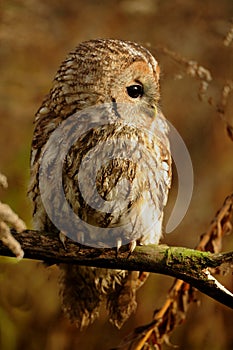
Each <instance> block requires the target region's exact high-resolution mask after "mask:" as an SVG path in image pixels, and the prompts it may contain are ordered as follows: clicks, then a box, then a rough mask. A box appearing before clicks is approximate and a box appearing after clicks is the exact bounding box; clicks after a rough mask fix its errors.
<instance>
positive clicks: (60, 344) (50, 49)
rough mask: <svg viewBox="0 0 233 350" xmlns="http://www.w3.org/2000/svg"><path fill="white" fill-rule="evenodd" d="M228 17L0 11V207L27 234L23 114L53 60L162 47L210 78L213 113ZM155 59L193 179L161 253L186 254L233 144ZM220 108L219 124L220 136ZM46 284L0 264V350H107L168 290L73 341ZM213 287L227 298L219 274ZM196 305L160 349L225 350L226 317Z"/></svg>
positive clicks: (217, 199)
mask: <svg viewBox="0 0 233 350" xmlns="http://www.w3.org/2000/svg"><path fill="white" fill-rule="evenodd" d="M232 16H233V1H232V0H221V1H219V0H206V1H200V0H199V1H196V0H189V1H186V0H176V1H169V0H144V1H142V0H119V1H117V0H113V1H110V0H103V1H97V0H95V1H90V0H85V1H77V0H76V1H75V0H69V1H67V0H60V1H57V0H50V1H46V0H40V1H37V0H15V1H14V0H1V3H0V170H1V171H2V172H3V173H4V174H5V175H7V177H8V181H9V189H8V190H4V191H3V190H0V198H1V200H2V201H4V202H7V203H8V204H9V205H10V206H11V207H12V208H13V209H14V210H15V211H16V212H17V213H18V214H19V215H20V216H21V217H22V218H23V219H24V220H25V221H26V223H27V225H28V227H31V220H30V215H31V211H30V203H29V202H28V199H27V196H26V192H27V185H28V179H29V154H30V142H31V137H32V132H33V118H34V114H35V112H36V111H37V109H38V108H39V106H40V103H41V101H42V99H43V97H44V95H45V94H46V93H47V92H48V91H49V89H50V85H51V81H52V79H53V77H54V74H55V72H56V70H57V68H58V66H59V64H60V62H61V60H63V59H64V58H65V55H66V53H67V52H68V51H70V50H72V49H73V48H74V47H75V46H76V45H77V44H78V43H79V42H81V41H84V40H88V39H93V38H109V37H110V38H120V39H128V40H133V41H137V42H140V43H142V44H143V43H150V44H151V46H152V47H156V46H157V45H162V46H166V47H168V48H170V49H172V50H174V51H175V52H177V53H178V54H180V55H181V56H183V57H185V58H187V59H188V60H196V61H197V62H198V63H199V64H200V65H202V66H204V67H206V68H207V69H209V70H210V72H211V74H212V76H213V82H212V83H211V84H210V87H209V90H208V95H209V96H211V97H212V98H213V100H214V101H215V102H216V103H218V102H219V100H220V95H221V89H222V87H223V85H224V84H225V82H226V81H227V80H229V79H232V78H233V49H232V44H231V46H229V47H225V46H224V45H223V41H224V37H225V35H226V33H227V32H228V30H229V28H230V20H231V18H232ZM156 58H157V60H158V61H159V62H160V65H161V70H162V78H161V94H162V98H161V107H162V109H163V112H164V114H165V115H166V117H167V118H168V119H169V120H170V121H171V122H172V123H173V125H174V126H175V127H176V128H177V129H178V131H179V133H180V134H181V135H182V137H183V139H184V141H185V142H186V145H187V147H188V149H189V152H190V155H191V158H192V162H193V168H194V176H195V183H194V191H193V197H192V201H191V205H190V207H189V210H188V212H187V215H186V216H185V218H184V220H183V221H182V223H181V224H180V226H179V227H178V228H177V229H176V230H175V231H174V232H172V233H170V234H169V235H165V237H164V239H163V242H165V243H168V244H173V245H181V246H188V247H194V246H195V245H196V244H197V242H198V239H199V235H200V234H201V233H202V232H204V231H205V230H206V229H207V227H208V224H209V222H210V220H211V219H212V218H213V217H214V214H215V212H216V210H217V209H218V208H219V207H220V206H221V205H222V202H223V200H224V198H225V197H226V195H227V194H229V193H230V192H231V191H232V188H233V143H232V141H231V140H230V138H229V137H227V134H226V131H225V127H224V123H223V121H222V120H221V119H220V118H219V115H218V114H217V112H216V109H215V108H214V107H213V106H212V107H211V106H210V105H209V104H208V103H206V102H201V101H200V100H199V99H198V89H199V82H198V81H196V80H195V79H193V78H190V77H188V76H187V74H185V73H184V69H183V67H182V66H181V65H179V64H178V63H175V62H174V61H173V60H172V59H171V58H169V57H168V56H166V55H164V54H162V53H161V52H159V51H158V52H157V51H156ZM232 100H233V99H232V96H231V99H229V103H228V106H227V110H226V115H225V117H226V119H227V120H228V122H229V123H231V124H233V103H232ZM175 183H176V181H175ZM173 192H174V193H173V194H175V192H176V191H175V190H174V191H173ZM173 194H171V200H170V204H169V206H170V208H171V207H172V205H173V204H174V198H173V197H174V195H173ZM230 249H233V237H232V236H229V237H226V238H225V240H224V242H223V250H230ZM57 277H58V271H57V269H56V267H49V268H45V267H44V266H43V265H42V264H41V263H39V262H36V261H27V260H24V261H22V262H20V263H15V260H14V259H3V258H1V260H0V280H1V284H0V348H1V349H2V350H16V349H17V350H18V349H30V350H31V349H32V350H37V349H45V350H55V349H56V350H66V349H67V350H68V349H84V350H86V349H88V350H94V349H96V350H97V349H98V350H99V349H101V350H107V349H110V348H111V347H114V346H117V345H118V344H119V342H120V340H121V339H122V338H123V336H125V335H126V334H127V333H128V332H130V331H131V330H132V329H133V328H134V327H136V326H139V325H143V324H145V323H148V322H150V320H151V319H152V314H153V310H154V309H157V308H159V307H160V306H161V305H162V303H163V302H164V300H165V298H166V294H167V291H168V289H169V287H170V286H171V284H172V278H169V277H165V276H160V275H153V276H151V277H150V279H149V280H148V281H147V283H146V284H145V285H144V286H143V288H141V290H140V291H139V293H138V309H137V312H136V314H135V315H132V316H131V318H130V320H129V321H128V322H127V324H126V325H125V326H124V327H123V328H122V330H121V331H118V330H116V329H114V328H113V327H112V326H111V325H110V324H109V323H108V321H107V318H106V315H105V310H104V309H103V310H102V313H101V316H100V319H99V321H97V322H96V323H95V324H94V325H93V326H91V327H90V328H89V329H87V330H86V331H84V332H82V333H80V332H79V331H78V330H77V329H76V328H75V327H74V326H73V325H70V324H69V322H68V321H67V320H66V319H65V318H64V316H63V315H62V314H61V312H60V307H59V296H58V289H57ZM220 280H221V281H222V282H224V283H225V285H226V286H227V287H228V288H229V289H231V290H233V278H232V274H231V273H230V274H228V275H227V276H226V277H225V278H222V277H221V278H220ZM198 299H199V300H200V306H197V305H196V304H194V305H192V307H191V308H190V310H189V313H188V316H187V320H186V322H185V323H184V324H183V325H182V326H180V327H179V328H178V329H177V330H176V331H175V332H174V333H173V334H172V336H171V342H172V343H173V344H178V345H179V346H180V347H179V348H180V349H189V350H199V349H203V350H205V349H212V350H220V349H221V350H223V349H224V350H230V349H232V348H233V332H232V325H233V313H232V311H231V310H230V309H227V308H226V307H224V306H222V305H220V304H218V303H217V302H215V301H213V300H211V299H210V298H208V297H207V296H204V295H201V294H200V293H199V294H198ZM164 349H167V346H166V345H164Z"/></svg>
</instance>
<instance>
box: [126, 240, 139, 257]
mask: <svg viewBox="0 0 233 350" xmlns="http://www.w3.org/2000/svg"><path fill="white" fill-rule="evenodd" d="M136 245H137V242H136V241H135V240H134V241H131V242H129V254H128V256H127V259H128V258H129V257H130V255H131V254H132V253H133V251H134V249H135V248H136Z"/></svg>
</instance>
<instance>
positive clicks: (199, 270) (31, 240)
mask: <svg viewBox="0 0 233 350" xmlns="http://www.w3.org/2000/svg"><path fill="white" fill-rule="evenodd" d="M12 234H13V235H14V238H15V239H16V240H17V241H18V242H19V243H20V244H21V247H22V249H23V251H24V254H25V255H24V256H25V258H28V259H37V260H42V261H43V262H45V263H47V264H55V263H56V264H58V263H67V264H78V265H86V266H95V267H101V268H109V269H123V270H136V271H147V272H154V273H160V274H165V275H169V276H172V277H176V278H178V279H182V280H183V281H185V282H187V283H189V284H191V285H192V286H194V287H196V288H197V289H199V290H200V291H201V292H203V293H205V294H206V295H208V296H210V297H212V298H213V299H215V300H217V301H219V302H220V303H222V304H224V305H227V306H229V307H230V308H232V309H233V294H232V293H231V292H229V291H228V290H227V289H225V288H224V287H223V286H222V285H221V284H220V283H219V282H218V281H217V280H216V279H215V278H214V277H213V276H212V275H210V273H209V271H208V270H207V268H216V267H219V266H220V265H222V264H223V263H228V264H233V252H228V253H221V254H220V253H214V254H212V253H210V252H202V251H198V250H193V249H189V248H182V247H168V246H166V245H158V246H155V245H149V246H138V247H136V249H135V251H134V252H133V253H132V254H131V255H130V256H129V252H128V249H127V247H122V249H121V251H120V252H119V253H118V254H117V256H116V250H115V249H114V248H113V249H100V248H89V247H88V248H87V247H83V246H82V247H81V248H80V245H79V244H78V243H76V242H74V241H72V240H70V239H69V238H67V239H66V249H64V247H63V246H62V244H61V241H60V240H59V237H57V236H55V235H54V234H51V233H46V232H39V231H31V230H25V231H23V232H21V233H17V232H16V231H14V230H12ZM0 255H4V256H11V255H12V253H11V252H10V251H9V249H8V248H7V247H5V246H4V245H2V244H1V245H0Z"/></svg>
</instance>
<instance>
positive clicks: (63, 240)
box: [59, 231, 66, 250]
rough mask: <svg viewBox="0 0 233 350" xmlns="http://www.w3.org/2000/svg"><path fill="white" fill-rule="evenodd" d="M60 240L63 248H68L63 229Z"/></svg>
mask: <svg viewBox="0 0 233 350" xmlns="http://www.w3.org/2000/svg"><path fill="white" fill-rule="evenodd" d="M59 240H60V242H61V243H62V245H63V248H64V249H65V250H66V235H65V233H64V232H62V231H60V232H59Z"/></svg>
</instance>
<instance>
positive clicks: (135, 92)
mask: <svg viewBox="0 0 233 350" xmlns="http://www.w3.org/2000/svg"><path fill="white" fill-rule="evenodd" d="M143 92H144V91H143V86H142V85H139V84H135V85H130V86H128V87H127V93H128V95H129V96H130V97H132V98H138V97H142V95H143Z"/></svg>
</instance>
